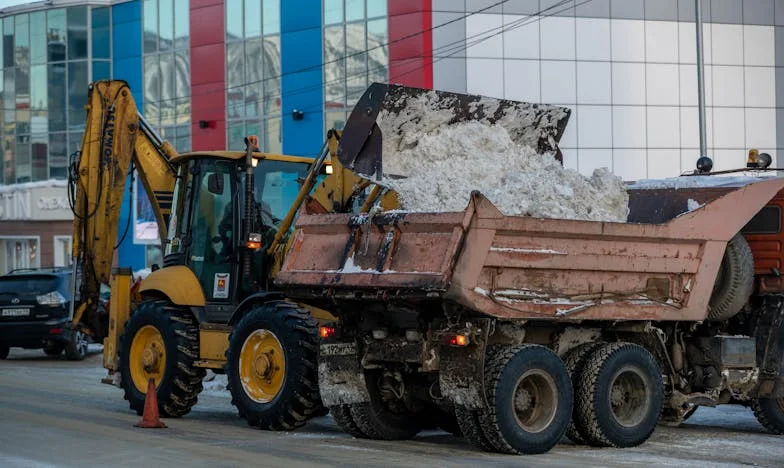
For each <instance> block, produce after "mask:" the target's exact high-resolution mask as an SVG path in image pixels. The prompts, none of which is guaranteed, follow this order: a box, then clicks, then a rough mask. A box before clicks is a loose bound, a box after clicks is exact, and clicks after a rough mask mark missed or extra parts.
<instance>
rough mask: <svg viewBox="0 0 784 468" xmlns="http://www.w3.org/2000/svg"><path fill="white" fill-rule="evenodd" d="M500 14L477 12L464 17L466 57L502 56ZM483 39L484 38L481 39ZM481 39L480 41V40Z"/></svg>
mask: <svg viewBox="0 0 784 468" xmlns="http://www.w3.org/2000/svg"><path fill="white" fill-rule="evenodd" d="M502 27H503V18H502V16H501V15H491V14H482V13H478V14H475V15H470V16H468V17H467V18H466V44H470V45H468V48H467V49H466V57H475V58H502V57H503V52H504V47H503V40H502V37H503V36H502V35H501V34H499V33H500V32H501V30H502ZM481 39H484V40H481ZM480 40H481V41H480Z"/></svg>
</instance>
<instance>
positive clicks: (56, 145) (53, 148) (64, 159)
mask: <svg viewBox="0 0 784 468" xmlns="http://www.w3.org/2000/svg"><path fill="white" fill-rule="evenodd" d="M66 140H67V138H66V135H65V133H50V134H49V177H52V178H55V179H65V175H66V168H67V166H68V144H67V141H66Z"/></svg>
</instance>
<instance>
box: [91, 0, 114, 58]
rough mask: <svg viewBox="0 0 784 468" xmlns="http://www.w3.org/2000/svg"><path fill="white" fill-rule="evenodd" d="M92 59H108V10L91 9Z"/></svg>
mask: <svg viewBox="0 0 784 468" xmlns="http://www.w3.org/2000/svg"><path fill="white" fill-rule="evenodd" d="M92 15H93V18H92V19H93V24H92V27H93V58H94V59H98V58H105V59H108V58H109V48H110V47H111V38H110V35H111V33H110V31H109V23H110V21H109V9H108V8H93V10H92Z"/></svg>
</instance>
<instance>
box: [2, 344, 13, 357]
mask: <svg viewBox="0 0 784 468" xmlns="http://www.w3.org/2000/svg"><path fill="white" fill-rule="evenodd" d="M9 351H11V348H9V347H8V346H6V345H2V344H0V360H2V359H5V358H7V357H8V352H9Z"/></svg>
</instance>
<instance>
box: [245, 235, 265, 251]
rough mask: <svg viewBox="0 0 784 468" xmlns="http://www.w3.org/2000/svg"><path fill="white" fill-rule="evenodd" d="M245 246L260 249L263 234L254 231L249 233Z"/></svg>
mask: <svg viewBox="0 0 784 468" xmlns="http://www.w3.org/2000/svg"><path fill="white" fill-rule="evenodd" d="M245 247H247V248H249V249H251V250H258V249H260V248H261V234H258V233H255V232H252V233H250V234H249V235H248V240H247V242H245Z"/></svg>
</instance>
